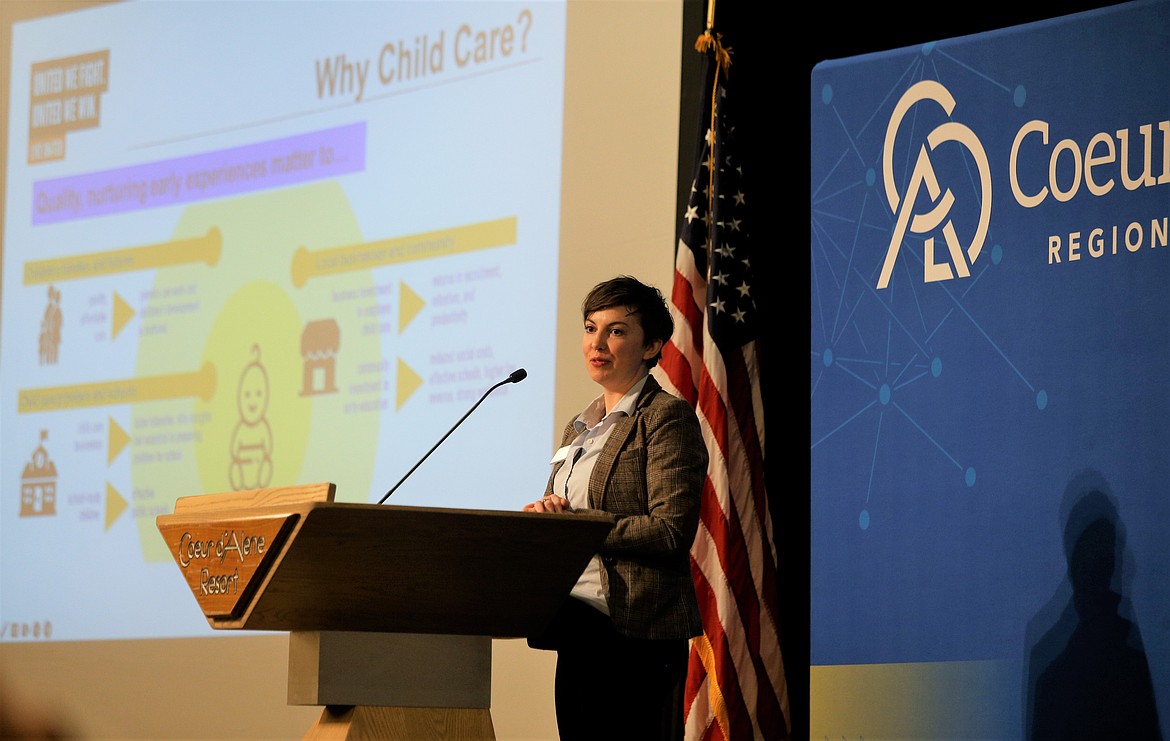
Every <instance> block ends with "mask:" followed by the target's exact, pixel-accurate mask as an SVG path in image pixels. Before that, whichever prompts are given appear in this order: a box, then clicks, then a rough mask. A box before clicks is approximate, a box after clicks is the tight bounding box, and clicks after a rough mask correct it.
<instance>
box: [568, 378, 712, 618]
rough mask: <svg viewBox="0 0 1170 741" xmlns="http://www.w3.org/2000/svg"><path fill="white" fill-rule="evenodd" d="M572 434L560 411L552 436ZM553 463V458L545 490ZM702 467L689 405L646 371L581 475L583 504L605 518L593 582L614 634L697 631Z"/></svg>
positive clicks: (700, 447) (702, 446)
mask: <svg viewBox="0 0 1170 741" xmlns="http://www.w3.org/2000/svg"><path fill="white" fill-rule="evenodd" d="M575 419H576V417H574V420H575ZM577 434H578V433H577V431H576V429H575V428H574V427H573V423H572V422H571V421H570V422H569V424H568V426H567V427H566V428H565V432H564V436H563V437H562V440H561V444H562V445H568V444H569V443H570V442H572V441H573V439H574V438H575V437H576V436H577ZM563 464H564V462H563V461H562V462H561V463H559V464H557V465H556V466H554V467H553V472H552V476H550V477H549V483H548V486H547V487H546V490H545V492H546V494H551V493H552V482H553V477H555V476H556V473H557V470H558V469H559V468H560V466H561V465H563ZM706 476H707V446H706V444H705V443H704V442H703V436H702V433H701V432H700V430H699V420H698V418H697V417H696V416H695V412H694V410H693V409H691V407H690V405H689V404H687V403H686V402H685V401H683V400H682V399H679V398H678V397H676V396H673V395H671V394H670V393H668V392H667V391H665V390H664V389H663V388H662V386H660V385H659V384H658V382H657V381H656V380H655V379H654V377H653V376H651V377H650V378H648V379H646V385H645V386H644V387H643V388H642V393H641V394H640V395H639V396H638V400H637V403H636V404H635V409H634V413H633V414H631V415H630V416H628V417H623V418H622V419H620V420H618V422H617V423H616V424H615V425H614V428H613V431H612V432H611V433H610V436H609V439H608V440H607V441H606V443H605V447H603V448H602V449H601V453H600V454H598V459H597V463H596V465H594V467H593V473H592V475H591V476H590V478H589V503H590V508H591V510H590V511H598V510H600V511H601V512H605V513H608V514H609V515H610V516H611V517H613V518H614V520H615V524H614V528H613V530H611V531H610V533H609V535H608V536H607V537H606V539H605V542H604V543H603V544H602V547H601V552H600V554H599V555H600V556H601V564H602V569H601V584H602V587H604V589H605V594H606V601H607V602H608V604H609V614H610V619H611V620H612V621H613V624H614V627H615V628H616V629H617V630H618V632H620V633H622V634H623V635H626V636H630V637H632V638H654V639H659V638H690V637H692V636H696V635H698V634H699V633H701V632H702V629H703V627H702V620H701V619H700V616H699V604H698V600H697V599H696V597H695V584H694V581H693V579H692V578H691V567H690V549H691V544H692V543H693V542H694V540H695V533H696V531H697V530H698V527H699V501H700V496H701V494H702V490H703V482H704V480H705V479H706ZM578 511H585V510H578Z"/></svg>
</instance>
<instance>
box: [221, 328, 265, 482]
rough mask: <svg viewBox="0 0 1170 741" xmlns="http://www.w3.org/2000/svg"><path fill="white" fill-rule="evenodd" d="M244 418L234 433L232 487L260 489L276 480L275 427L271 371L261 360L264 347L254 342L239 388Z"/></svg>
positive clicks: (239, 402) (238, 402) (231, 468)
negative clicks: (270, 397) (271, 408)
mask: <svg viewBox="0 0 1170 741" xmlns="http://www.w3.org/2000/svg"><path fill="white" fill-rule="evenodd" d="M236 408H237V409H238V410H239V412H240V421H239V422H237V423H236V429H235V431H234V432H232V442H231V455H232V463H231V467H230V468H229V469H228V478H229V479H230V480H231V483H232V488H234V489H236V490H240V489H258V488H262V487H265V486H268V483H269V482H270V481H271V480H272V428H271V427H270V426H269V425H268V420H267V419H266V418H265V416H264V415H265V414H266V413H267V412H268V373H267V371H265V370H264V366H263V365H262V364H261V363H260V346H259V345H252V362H250V363H248V364H247V365H246V366H244V370H243V372H242V373H240V385H239V388H238V389H237V390H236Z"/></svg>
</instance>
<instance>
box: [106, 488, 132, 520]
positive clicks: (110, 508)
mask: <svg viewBox="0 0 1170 741" xmlns="http://www.w3.org/2000/svg"><path fill="white" fill-rule="evenodd" d="M127 506H129V504H128V503H127V501H126V499H125V498H124V497H123V496H122V495H121V494H119V493H118V490H117V489H115V488H114V487H112V486H110V485H109V483H107V484H106V530H109V529H110V525H113V524H114V520H117V519H118V517H119V516H120V515H121V514H122V513H123V512H125V511H126V507H127Z"/></svg>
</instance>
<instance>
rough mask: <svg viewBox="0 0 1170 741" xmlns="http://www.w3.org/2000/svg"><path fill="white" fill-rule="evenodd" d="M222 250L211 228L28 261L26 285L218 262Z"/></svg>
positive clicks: (25, 267) (216, 231) (25, 266)
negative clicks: (185, 236)
mask: <svg viewBox="0 0 1170 741" xmlns="http://www.w3.org/2000/svg"><path fill="white" fill-rule="evenodd" d="M222 251H223V238H222V237H221V236H220V233H219V229H216V228H215V227H212V228H211V229H210V230H208V232H207V234H205V235H203V236H202V237H192V238H190V239H176V240H172V241H170V242H159V243H158V244H146V245H141V246H139V247H126V248H124V249H120V250H110V251H108V252H91V253H88V254H84V255H70V256H68V257H56V258H53V259H51V260H33V261H31V262H26V263H25V264H24V284H25V285H26V286H31V285H36V284H37V283H56V282H60V281H63V280H74V279H77V278H92V277H94V276H97V275H114V274H115V273H132V272H135V271H138V270H150V269H153V268H167V267H172V266H174V265H185V264H187V263H192V262H205V263H207V264H208V265H215V264H216V263H217V262H219V255H220V253H221V252H222Z"/></svg>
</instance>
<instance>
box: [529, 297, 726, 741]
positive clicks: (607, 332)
mask: <svg viewBox="0 0 1170 741" xmlns="http://www.w3.org/2000/svg"><path fill="white" fill-rule="evenodd" d="M581 313H582V317H583V319H584V334H583V335H582V338H581V352H582V354H583V355H584V360H585V368H586V370H587V371H588V373H589V376H590V378H592V379H593V381H594V382H595V383H596V384H597V385H598V386H600V387H601V395H600V396H598V397H597V398H596V399H594V401H593V402H592V403H591V404H590V405H589V406H587V407H586V408H585V410H584V411H582V412H581V413H580V414H579V415H578V416H577V417H576V418H575V419H573V420H572V421H571V422H570V423H569V425H568V426H567V427H566V428H565V432H564V437H563V438H562V440H561V447H560V448H559V449H558V450H557V452H556V453H555V454H554V456H553V459H552V465H553V469H552V475H551V476H550V477H549V481H548V486H547V487H546V489H545V493H544V496H543V497H542V498H541V499H539V500H538V501H536V502H533V503H531V504H528V505H525V507H524V510H525V511H527V512H554V513H562V512H587V511H592V512H603V513H607V514H608V515H609V516H610V517H611V518H612V519H613V520H614V527H613V530H611V531H610V533H609V535H608V536H607V537H606V539H605V542H604V543H603V544H602V546H601V550H600V552H599V553H597V554H596V555H595V556H594V557H593V559H592V560H591V561H590V562H589V565H588V566H587V567H586V568H585V571H584V573H582V574H581V577H580V578H579V579H578V580H577V583H576V585H575V586H574V587H573V589H572V591H571V593H570V596H569V597H568V598H567V599H566V600H565V603H564V605H562V606H561V608H560V610H559V611H558V613H557V614H556V616H555V617H554V618H553V620H552V622H551V623H550V625H549V626H548V628H547V629H546V630H545V631H544V632H543V633H542V634H541V635H538V636H533V637H531V638H530V639H529V645H531V646H533V647H534V648H542V649H552V650H556V652H557V666H556V687H555V690H554V693H555V700H556V713H557V727H558V729H559V731H560V737H561V739H562V741H570V740H571V739H582V740H586V739H587V740H588V741H596V739H603V738H604V739H637V740H638V741H644V740H647V739H651V740H652V739H672V740H674V739H681V738H682V696H683V685H684V683H685V680H686V673H687V641H688V639H689V638H691V637H693V636H695V635H698V634H699V633H700V632H701V631H702V623H701V620H700V618H699V608H698V602H697V600H696V598H695V587H694V582H693V581H692V578H691V571H690V558H689V553H690V548H691V543H692V542H693V541H694V538H695V532H696V530H697V528H698V523H699V500H700V494H701V492H702V488H703V481H704V479H705V477H706V473H707V448H706V446H705V444H704V442H703V438H702V435H701V433H700V430H699V421H698V419H697V418H696V416H695V412H694V410H693V409H691V407H690V405H689V404H687V403H686V402H685V401H683V400H681V399H678V398H676V397H675V396H672V395H671V394H669V393H667V392H666V391H664V390H663V389H662V387H661V386H659V384H658V382H657V381H655V379H654V378H653V377H651V376H650V369H651V368H653V367H654V365H655V364H656V363H657V362H658V359H659V358H660V357H661V353H662V348H663V346H664V345H665V344H666V342H668V341H669V340H670V337H671V334H672V332H673V329H674V322H673V320H672V319H671V316H670V312H669V310H668V309H667V307H666V302H665V301H664V299H663V297H662V294H661V293H660V292H659V291H658V290H657V289H656V288H653V287H652V286H648V285H645V284H643V283H641V282H640V281H638V280H636V279H635V278H631V277H629V276H621V277H618V278H614V279H612V280H608V281H605V282H603V283H600V284H598V285H597V286H595V287H594V288H593V290H591V291H590V292H589V294H588V295H587V296H586V297H585V300H584V302H583V304H582V307H581Z"/></svg>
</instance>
